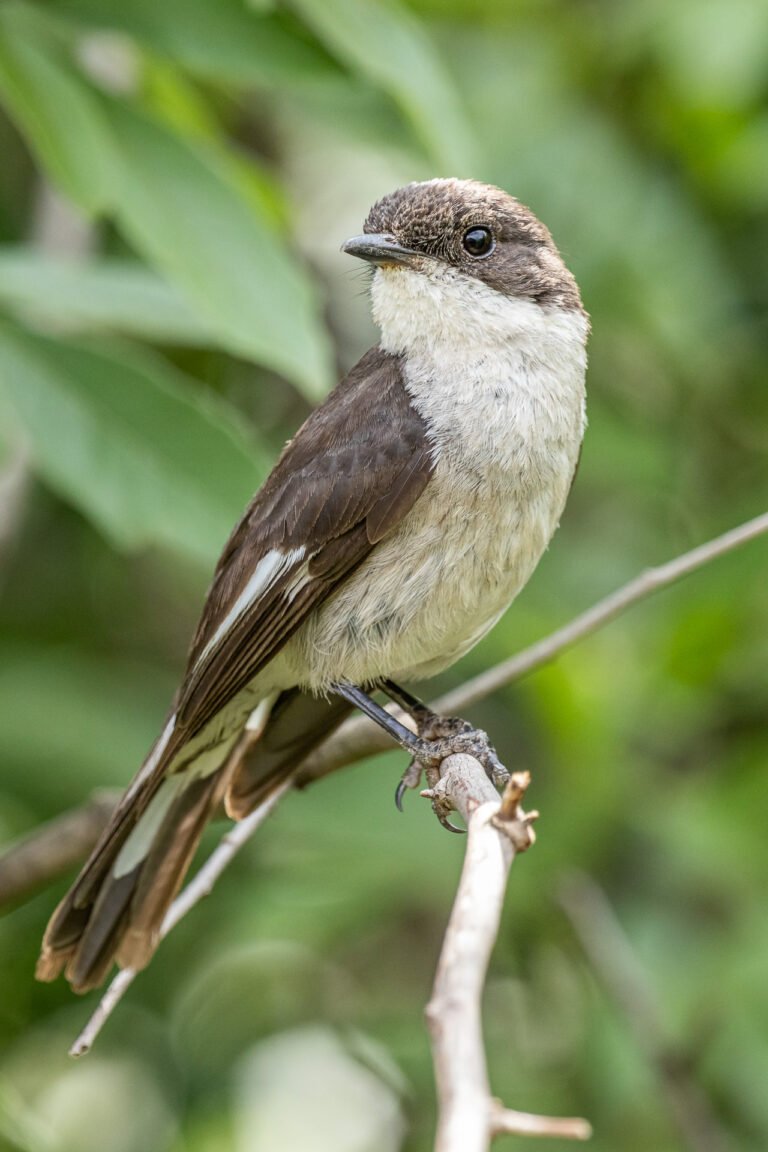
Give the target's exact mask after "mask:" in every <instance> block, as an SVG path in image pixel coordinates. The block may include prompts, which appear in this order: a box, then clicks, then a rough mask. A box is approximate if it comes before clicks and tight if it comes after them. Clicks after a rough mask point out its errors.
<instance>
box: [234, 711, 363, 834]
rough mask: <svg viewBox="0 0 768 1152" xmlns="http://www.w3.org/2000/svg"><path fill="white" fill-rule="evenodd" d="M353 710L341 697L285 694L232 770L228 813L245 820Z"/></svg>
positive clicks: (237, 818)
mask: <svg viewBox="0 0 768 1152" xmlns="http://www.w3.org/2000/svg"><path fill="white" fill-rule="evenodd" d="M350 711H351V705H349V704H348V703H347V701H346V700H344V699H342V697H341V696H332V697H331V698H330V699H325V698H324V697H321V696H309V695H308V694H307V693H305V692H301V691H299V689H298V688H292V689H290V691H288V692H282V693H281V694H280V696H279V697H278V699H277V701H276V703H275V704H274V705H273V707H272V711H271V712H270V714H269V723H268V724H267V725H266V728H265V729H264V732H263V733H262V735H261V738H260V739H259V741H258V743H257V744H256V745H254V746H253V747H252V748H250V749H249V751H248V752H247V753H246V755H245V756H244V757H242V758H241V759H239V761H238V763H237V764H236V765H235V766H234V771H233V773H232V776H231V777H230V782H229V786H228V788H227V793H226V798H225V804H226V809H227V815H229V816H231V817H232V819H233V820H242V819H243V818H244V817H245V816H247V815H248V813H249V812H252V811H253V810H254V808H257V807H258V805H259V804H261V803H262V802H263V801H264V800H265V799H266V798H267V796H268V795H269V794H270V792H271V791H272V790H273V789H274V788H275V787H276V786H277V785H278V784H279V783H280V781H281V780H284V779H285V777H286V776H287V775H288V773H290V772H292V771H293V769H294V768H296V766H297V765H298V764H300V763H301V761H302V760H303V759H304V757H305V756H307V755H309V753H310V752H311V751H312V749H313V748H316V747H317V745H318V744H320V743H322V741H323V740H324V739H325V738H326V736H329V735H330V734H331V732H333V730H334V728H338V726H339V724H341V722H342V720H344V718H345V717H346V716H347V715H348V714H349V712H350Z"/></svg>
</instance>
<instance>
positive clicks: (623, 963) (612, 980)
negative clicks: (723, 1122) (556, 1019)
mask: <svg viewBox="0 0 768 1152" xmlns="http://www.w3.org/2000/svg"><path fill="white" fill-rule="evenodd" d="M560 903H561V904H562V906H563V908H564V909H565V912H566V915H567V916H568V919H569V920H570V921H571V924H572V925H573V927H574V929H575V931H576V934H577V936H578V937H579V940H580V941H581V944H582V947H583V948H584V951H585V952H586V954H587V956H588V957H589V959H590V961H591V963H592V967H593V968H594V970H595V973H596V974H597V976H598V978H599V979H600V981H601V982H602V984H603V985H604V987H605V988H606V990H607V992H608V993H609V995H610V996H611V998H612V999H613V1001H614V1003H615V1004H616V1005H617V1007H618V1008H619V1010H620V1011H621V1013H622V1014H623V1015H624V1017H625V1018H626V1021H627V1023H628V1025H629V1027H630V1029H631V1031H632V1034H633V1035H634V1037H635V1040H636V1041H637V1044H638V1047H639V1048H640V1050H641V1051H642V1052H643V1054H644V1055H645V1057H646V1060H647V1061H648V1063H649V1065H650V1066H651V1068H652V1069H653V1071H654V1072H655V1074H656V1078H657V1080H658V1082H659V1086H660V1088H661V1091H662V1093H663V1095H664V1097H665V1099H666V1101H667V1105H668V1107H669V1111H670V1115H671V1116H672V1118H673V1120H674V1122H675V1124H676V1126H677V1129H678V1131H679V1132H680V1135H681V1137H682V1138H683V1140H684V1141H685V1143H686V1146H687V1147H688V1148H689V1149H690V1150H691V1152H726V1149H728V1148H730V1147H731V1146H732V1145H731V1142H730V1140H729V1138H728V1136H727V1135H726V1133H725V1132H724V1131H723V1129H722V1128H721V1126H720V1124H719V1122H718V1120H717V1117H716V1116H715V1114H714V1113H713V1111H712V1108H711V1107H710V1103H709V1100H708V1099H707V1097H706V1096H705V1094H704V1093H703V1092H702V1090H701V1088H700V1087H699V1085H698V1084H697V1083H696V1081H695V1080H694V1079H693V1078H692V1076H691V1074H690V1071H689V1066H688V1065H689V1062H688V1060H687V1059H686V1057H685V1055H684V1054H683V1053H682V1052H680V1051H679V1050H678V1049H677V1047H676V1046H675V1045H673V1044H672V1043H671V1042H670V1040H669V1038H668V1036H667V1034H666V1029H665V1026H664V1020H663V1017H662V1015H661V1010H660V1008H659V1005H658V1003H657V1002H656V998H655V996H654V993H653V989H652V988H651V986H650V984H649V982H648V979H647V977H646V974H645V972H644V971H643V969H642V967H641V965H640V963H639V962H638V960H637V957H636V956H635V954H634V952H633V951H632V947H631V945H630V943H629V940H628V939H627V937H626V936H625V934H624V932H623V930H622V927H621V925H620V924H619V921H618V920H617V918H616V916H615V914H614V912H613V909H612V908H611V906H610V904H609V903H608V900H607V899H606V897H605V895H604V893H603V892H602V890H601V889H600V888H599V887H598V886H597V885H596V884H595V883H594V882H593V881H592V880H590V879H589V877H587V876H584V875H573V876H571V877H570V878H569V881H568V883H567V884H565V885H563V888H562V891H561V894H560Z"/></svg>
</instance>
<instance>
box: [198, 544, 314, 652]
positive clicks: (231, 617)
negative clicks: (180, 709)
mask: <svg viewBox="0 0 768 1152" xmlns="http://www.w3.org/2000/svg"><path fill="white" fill-rule="evenodd" d="M305 552H306V549H305V548H292V549H291V550H290V551H289V552H281V551H280V549H279V548H272V549H270V551H269V552H267V553H266V555H265V556H262V558H261V560H260V561H259V562H258V564H257V565H256V567H255V569H254V571H253V575H252V576H251V578H250V580H249V581H248V583H247V584H246V586H245V588H243V590H242V592H241V593H240V595H239V596H238V598H237V600H235V602H234V604H233V605H232V607H231V608H230V610H229V612H227V614H226V616H225V617H224V619H223V620H222V622H221V623H220V624H219V626H218V628H217V629H216V631H215V632H214V634H213V636H212V637H211V639H210V640H209V641H208V643H207V644H206V646H205V648H203V650H202V652H201V653H200V655H199V657H198V659H197V663H196V665H195V666H196V667H197V666H198V665H199V664H201V663H202V662H203V661H204V660H206V659H207V657H208V656H209V655H210V654H211V652H213V650H214V649H215V648H216V647H217V646H218V644H219V643H220V641H221V639H222V638H223V637H224V636H226V634H227V632H229V630H230V628H231V627H232V625H233V624H234V623H235V622H236V621H237V620H238V619H239V618H240V617H241V616H242V615H243V613H244V612H245V611H247V609H248V608H250V606H251V604H254V603H255V602H256V601H257V600H258V599H259V597H260V596H263V595H264V594H265V593H266V592H268V591H269V589H270V588H271V587H272V586H273V585H274V583H275V581H276V580H278V579H279V578H280V577H281V576H282V575H283V573H285V572H287V571H288V570H289V569H290V568H293V566H294V565H295V564H298V563H300V562H301V560H302V559H303V557H304V553H305Z"/></svg>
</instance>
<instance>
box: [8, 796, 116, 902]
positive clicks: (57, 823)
mask: <svg viewBox="0 0 768 1152" xmlns="http://www.w3.org/2000/svg"><path fill="white" fill-rule="evenodd" d="M119 799H120V793H119V792H113V791H111V790H107V789H104V790H103V791H98V792H94V794H93V795H92V796H91V797H90V799H89V800H87V801H86V803H85V804H82V805H81V806H80V807H79V808H72V809H70V811H68V812H63V813H62V814H61V816H57V817H55V819H53V820H49V821H48V822H47V823H46V824H41V825H40V826H39V827H38V828H35V829H34V831H33V832H31V833H29V834H28V835H27V836H24V837H23V838H22V839H20V840H17V841H16V843H15V844H11V845H10V847H8V848H6V849H5V851H4V852H3V854H2V856H0V908H4V907H8V906H10V905H13V904H18V903H20V902H21V901H22V900H24V899H26V898H27V897H28V896H31V895H32V894H33V893H34V892H36V891H37V890H38V888H42V887H44V886H45V885H46V884H49V883H50V882H51V879H52V878H53V877H56V876H60V875H61V874H62V873H64V872H67V871H68V870H69V869H70V868H72V867H74V865H75V864H78V863H80V862H81V861H82V860H84V859H85V857H86V856H87V855H88V853H89V852H90V850H91V848H93V846H94V844H95V843H96V841H97V840H98V838H99V836H100V834H101V832H102V830H103V828H104V825H105V824H106V822H107V820H108V819H109V817H110V816H111V814H112V812H113V810H114V807H115V804H117V801H118V800H119Z"/></svg>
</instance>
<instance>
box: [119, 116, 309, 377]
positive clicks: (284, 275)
mask: <svg viewBox="0 0 768 1152" xmlns="http://www.w3.org/2000/svg"><path fill="white" fill-rule="evenodd" d="M107 107H108V111H109V120H110V123H111V125H112V129H113V131H114V137H115V144H116V149H117V151H118V152H119V155H120V158H121V161H122V164H123V167H122V171H121V174H120V180H119V190H118V194H117V203H116V212H117V217H118V220H119V222H120V225H121V226H122V228H123V231H124V232H125V233H126V235H127V236H128V237H129V238H130V240H131V241H132V243H133V244H134V245H135V246H136V248H137V249H139V251H141V252H142V253H143V254H144V255H145V256H146V257H147V259H149V260H150V261H151V262H152V263H153V264H155V265H157V267H159V268H160V269H161V270H162V271H163V272H164V273H165V274H166V275H167V276H168V278H169V279H170V280H172V281H173V282H174V283H176V284H178V286H179V287H180V288H181V289H182V291H183V292H184V294H185V296H186V297H187V299H188V300H189V301H190V303H191V304H192V305H193V306H194V307H195V309H196V311H197V312H198V313H199V314H200V315H201V316H203V317H205V319H206V320H207V322H208V324H209V325H210V326H211V328H212V329H213V331H215V332H216V334H217V336H218V338H219V339H220V340H221V342H222V343H223V344H224V346H225V347H227V348H228V349H229V350H231V351H233V352H236V353H239V354H241V355H243V356H249V357H252V358H253V359H255V360H257V361H259V362H260V363H263V364H267V365H269V366H270V367H271V368H274V369H275V370H276V371H278V372H280V373H282V374H283V375H285V376H287V377H288V378H289V379H291V380H293V381H294V382H295V383H296V384H298V385H299V386H300V387H301V388H302V390H303V391H304V393H305V394H306V395H307V396H308V397H310V398H314V399H317V398H318V397H319V396H321V395H323V394H324V392H325V391H326V390H327V388H328V386H329V384H330V382H331V368H330V360H331V357H330V350H329V347H328V340H327V337H326V335H325V332H324V329H323V326H322V324H321V322H320V318H319V316H318V309H317V303H316V300H315V297H314V293H313V290H312V286H311V284H310V281H309V279H308V277H307V276H306V275H305V274H304V272H303V271H302V269H301V268H300V267H299V265H298V264H297V263H296V261H295V260H294V259H293V257H292V256H291V254H290V253H289V252H288V251H287V249H286V247H285V245H284V244H283V242H282V241H281V240H280V238H279V237H278V236H277V235H276V233H275V232H274V230H273V229H272V228H271V227H270V222H269V221H268V220H267V219H266V218H265V217H264V216H260V215H259V211H258V204H257V202H256V201H255V198H254V197H252V196H251V197H246V196H245V194H244V193H243V191H242V189H241V187H240V186H239V185H237V184H235V183H234V182H233V180H232V178H231V174H230V171H229V165H227V164H225V163H223V162H222V161H221V159H220V158H219V157H218V156H217V154H216V152H215V150H214V149H212V148H207V147H206V146H205V145H204V144H202V143H200V142H193V141H189V140H184V139H182V138H180V137H179V136H176V135H174V134H173V133H172V132H170V131H169V130H168V129H166V128H165V127H163V126H161V125H159V124H157V123H154V122H152V121H151V120H149V119H147V118H145V117H143V116H142V115H141V114H139V113H138V112H136V111H134V110H133V109H131V108H129V107H127V106H125V105H122V104H119V103H118V102H117V101H110V102H109V104H108V105H107Z"/></svg>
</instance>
